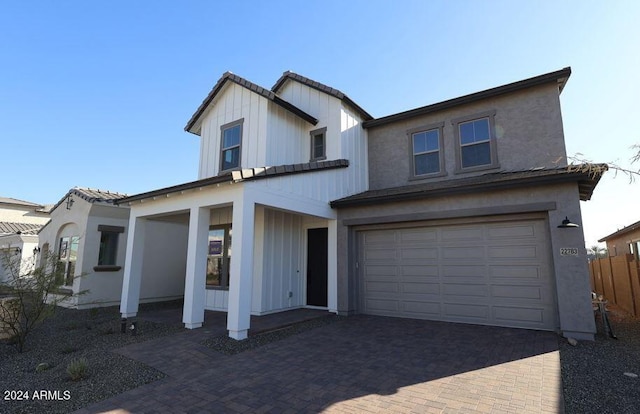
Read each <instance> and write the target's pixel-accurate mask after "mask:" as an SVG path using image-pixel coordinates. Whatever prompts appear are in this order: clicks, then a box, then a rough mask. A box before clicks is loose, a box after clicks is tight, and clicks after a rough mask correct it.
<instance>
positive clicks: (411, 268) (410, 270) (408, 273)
mask: <svg viewBox="0 0 640 414" xmlns="http://www.w3.org/2000/svg"><path fill="white" fill-rule="evenodd" d="M425 263H428V262H425ZM400 272H401V274H402V276H403V278H404V279H406V278H413V277H418V278H421V277H436V278H439V271H438V266H434V265H433V262H430V263H429V264H424V265H421V264H414V263H413V262H412V263H411V264H410V265H402V266H400Z"/></svg>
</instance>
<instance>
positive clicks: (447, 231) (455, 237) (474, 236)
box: [440, 226, 484, 242]
mask: <svg viewBox="0 0 640 414" xmlns="http://www.w3.org/2000/svg"><path fill="white" fill-rule="evenodd" d="M440 232H441V233H440V234H441V241H443V242H448V241H470V240H482V239H483V238H484V237H483V236H484V235H483V229H482V227H478V226H456V227H445V228H442V229H441V230H440Z"/></svg>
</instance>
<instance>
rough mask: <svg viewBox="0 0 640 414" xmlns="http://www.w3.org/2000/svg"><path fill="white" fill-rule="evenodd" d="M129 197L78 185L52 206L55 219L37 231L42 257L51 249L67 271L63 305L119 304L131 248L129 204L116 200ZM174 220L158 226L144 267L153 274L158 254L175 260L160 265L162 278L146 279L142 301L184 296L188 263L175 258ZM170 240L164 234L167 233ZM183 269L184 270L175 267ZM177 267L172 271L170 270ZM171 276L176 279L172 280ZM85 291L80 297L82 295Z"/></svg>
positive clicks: (93, 305)
mask: <svg viewBox="0 0 640 414" xmlns="http://www.w3.org/2000/svg"><path fill="white" fill-rule="evenodd" d="M122 197H126V194H120V193H115V192H110V191H103V190H97V189H90V188H79V187H75V188H72V189H71V190H69V192H67V194H66V195H65V196H64V197H62V199H61V200H60V201H59V202H58V203H57V204H55V205H54V206H53V208H52V209H51V221H49V223H47V225H45V226H44V227H43V228H42V229H41V230H40V233H39V236H40V249H41V251H42V254H41V256H42V259H43V260H46V256H45V254H47V253H51V254H54V255H55V256H56V260H57V262H58V263H59V265H60V266H62V268H63V270H64V280H63V286H62V288H61V294H69V293H73V294H74V295H72V296H70V297H69V298H68V299H66V300H64V301H62V302H59V303H58V304H59V305H60V306H65V307H73V308H78V309H85V308H91V307H102V306H113V305H117V304H119V303H120V298H121V295H122V280H123V272H124V262H125V251H126V248H127V227H128V225H129V208H128V207H127V206H123V205H117V204H116V203H115V201H116V200H118V199H119V198H122ZM173 227H174V226H173V225H172V224H171V223H167V224H166V225H165V224H161V225H159V226H158V227H157V230H158V231H159V233H158V234H153V233H150V234H149V237H150V239H151V240H154V239H156V238H157V239H159V241H157V242H156V243H155V246H156V247H155V249H154V250H153V251H150V252H149V255H148V257H147V258H146V259H147V263H148V264H149V265H148V266H147V267H146V269H145V271H146V272H151V273H154V272H156V271H157V270H159V269H158V268H157V266H154V265H153V263H154V262H155V261H156V256H157V257H159V258H161V257H172V258H174V261H173V262H172V263H170V264H168V265H167V266H166V267H165V268H163V269H160V270H161V271H165V272H167V273H168V274H169V276H168V277H166V278H164V279H159V278H158V277H157V278H155V279H154V278H152V277H150V276H149V277H146V278H145V280H147V281H148V283H147V284H145V285H143V286H142V289H141V291H142V295H141V300H142V301H143V302H154V301H164V300H171V299H177V298H182V296H183V295H184V263H181V260H180V258H179V257H178V258H177V259H175V257H174V256H175V255H174V246H173V244H172V242H173V240H177V241H178V242H179V243H181V241H180V235H174V234H173V230H172V228H173ZM165 236H166V238H162V237H165ZM175 269H181V273H180V272H177V273H176V271H175ZM172 271H173V273H172ZM171 275H173V276H174V277H173V279H172V278H171ZM81 292H85V293H82V294H80V295H78V294H79V293H81Z"/></svg>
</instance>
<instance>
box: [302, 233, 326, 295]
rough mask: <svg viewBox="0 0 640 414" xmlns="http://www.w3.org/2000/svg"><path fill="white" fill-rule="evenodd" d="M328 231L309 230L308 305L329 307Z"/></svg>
mask: <svg viewBox="0 0 640 414" xmlns="http://www.w3.org/2000/svg"><path fill="white" fill-rule="evenodd" d="M327 252H328V248H327V229H326V228H323V229H309V230H307V305H309V306H322V307H326V306H327V292H328V291H327Z"/></svg>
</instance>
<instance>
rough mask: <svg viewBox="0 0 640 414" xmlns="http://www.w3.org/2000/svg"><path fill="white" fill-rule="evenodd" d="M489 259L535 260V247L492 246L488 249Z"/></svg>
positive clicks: (536, 253)
mask: <svg viewBox="0 0 640 414" xmlns="http://www.w3.org/2000/svg"><path fill="white" fill-rule="evenodd" d="M488 257H489V258H490V259H517V260H522V259H537V258H538V257H539V255H538V249H537V247H536V246H513V245H511V246H492V247H489V249H488Z"/></svg>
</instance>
